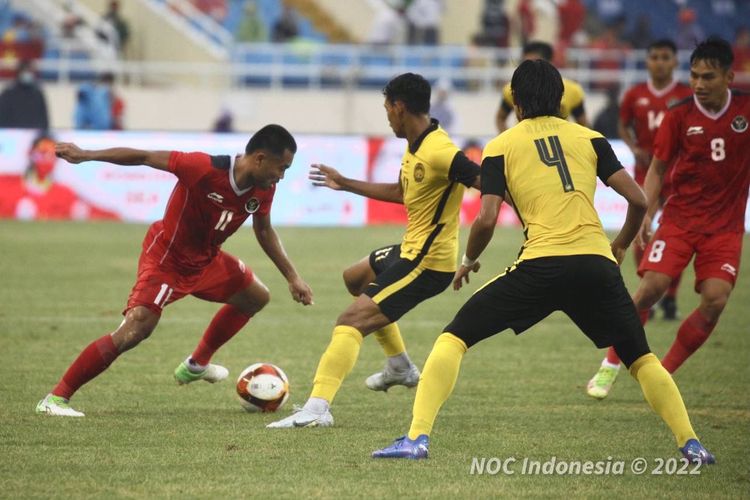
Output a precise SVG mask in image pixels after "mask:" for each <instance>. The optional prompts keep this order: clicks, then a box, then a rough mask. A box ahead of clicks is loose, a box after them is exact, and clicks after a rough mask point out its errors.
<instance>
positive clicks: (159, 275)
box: [123, 251, 253, 314]
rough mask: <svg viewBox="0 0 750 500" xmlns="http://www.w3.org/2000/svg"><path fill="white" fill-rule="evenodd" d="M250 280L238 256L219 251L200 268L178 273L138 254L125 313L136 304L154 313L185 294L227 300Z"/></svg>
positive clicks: (246, 269) (249, 273) (250, 272)
mask: <svg viewBox="0 0 750 500" xmlns="http://www.w3.org/2000/svg"><path fill="white" fill-rule="evenodd" d="M252 282H253V273H252V271H251V270H250V269H249V268H248V267H246V266H245V263H244V262H242V261H241V260H240V259H238V258H237V257H234V256H232V255H229V254H228V253H225V252H221V251H220V252H219V253H218V254H217V255H216V257H214V259H213V260H212V261H211V263H210V264H209V265H208V266H206V267H205V268H204V269H203V270H202V271H199V272H198V273H195V272H194V271H193V272H192V273H181V272H180V271H179V270H176V269H170V268H166V267H165V266H164V265H160V264H159V261H158V259H154V258H152V257H150V256H149V255H148V254H146V253H145V252H142V253H141V257H140V259H139V260H138V276H137V278H136V281H135V285H133V289H132V290H131V291H130V296H129V297H128V305H127V307H126V308H125V311H123V313H124V312H127V311H128V310H130V309H132V308H133V307H135V306H144V307H148V308H149V309H151V310H152V311H154V312H155V313H156V314H161V311H162V309H164V307H166V306H167V305H168V304H171V303H172V302H175V301H177V300H180V299H181V298H183V297H184V296H186V295H194V296H195V297H198V298H199V299H203V300H208V301H211V302H226V301H227V300H228V299H229V298H230V297H231V296H232V295H234V294H235V293H237V292H238V291H240V290H242V289H244V288H247V287H248V286H250V284H251V283H252Z"/></svg>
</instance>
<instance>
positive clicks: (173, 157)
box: [167, 151, 212, 186]
mask: <svg viewBox="0 0 750 500" xmlns="http://www.w3.org/2000/svg"><path fill="white" fill-rule="evenodd" d="M211 159H212V157H211V156H209V155H207V154H206V153H181V152H179V151H172V153H171V154H170V155H169V164H168V165H167V169H168V170H169V171H170V172H172V173H173V174H174V175H176V176H177V178H178V179H180V182H183V183H185V184H187V185H188V186H192V185H193V184H195V183H197V182H198V181H199V180H200V179H201V177H203V176H204V175H206V174H207V173H208V172H210V171H211Z"/></svg>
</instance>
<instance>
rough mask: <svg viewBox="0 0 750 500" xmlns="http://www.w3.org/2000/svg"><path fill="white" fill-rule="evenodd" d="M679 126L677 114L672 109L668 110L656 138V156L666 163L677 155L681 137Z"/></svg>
mask: <svg viewBox="0 0 750 500" xmlns="http://www.w3.org/2000/svg"><path fill="white" fill-rule="evenodd" d="M679 128H680V122H679V119H678V117H677V115H676V114H675V113H674V112H672V111H667V112H666V113H665V114H664V119H663V120H662V122H661V125H659V128H658V130H657V131H656V138H655V139H654V156H655V157H656V158H658V159H659V160H661V161H663V162H664V163H669V162H670V161H671V160H672V159H673V158H674V157H675V156H676V153H677V147H678V141H679V137H680V130H679Z"/></svg>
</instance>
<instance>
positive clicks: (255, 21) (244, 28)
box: [236, 0, 268, 42]
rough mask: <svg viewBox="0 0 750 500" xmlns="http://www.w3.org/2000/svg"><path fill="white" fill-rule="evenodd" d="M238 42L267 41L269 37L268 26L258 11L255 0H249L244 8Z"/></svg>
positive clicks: (237, 35)
mask: <svg viewBox="0 0 750 500" xmlns="http://www.w3.org/2000/svg"><path fill="white" fill-rule="evenodd" d="M236 38H237V41H238V42H265V41H266V40H267V39H268V34H267V33H266V26H265V24H263V20H262V19H261V18H260V14H259V13H258V5H257V4H256V2H255V0H247V1H246V2H245V7H244V9H243V16H242V21H241V22H240V26H239V28H237V34H236Z"/></svg>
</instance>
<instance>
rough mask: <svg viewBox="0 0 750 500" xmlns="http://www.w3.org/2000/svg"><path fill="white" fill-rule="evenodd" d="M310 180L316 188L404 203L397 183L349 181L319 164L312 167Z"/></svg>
mask: <svg viewBox="0 0 750 500" xmlns="http://www.w3.org/2000/svg"><path fill="white" fill-rule="evenodd" d="M308 178H309V179H310V180H311V181H312V183H313V185H314V186H324V187H327V188H330V189H333V190H336V191H349V192H350V193H354V194H358V195H360V196H365V197H367V198H372V199H374V200H380V201H389V202H392V203H403V202H404V195H403V192H402V191H401V185H400V184H399V183H397V182H393V183H379V182H366V181H358V180H355V179H349V178H348V177H344V176H343V175H341V173H340V172H339V171H338V170H336V169H335V168H333V167H329V166H327V165H322V164H318V163H313V164H312V165H310V173H309V174H308Z"/></svg>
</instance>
